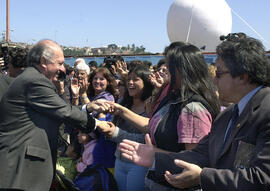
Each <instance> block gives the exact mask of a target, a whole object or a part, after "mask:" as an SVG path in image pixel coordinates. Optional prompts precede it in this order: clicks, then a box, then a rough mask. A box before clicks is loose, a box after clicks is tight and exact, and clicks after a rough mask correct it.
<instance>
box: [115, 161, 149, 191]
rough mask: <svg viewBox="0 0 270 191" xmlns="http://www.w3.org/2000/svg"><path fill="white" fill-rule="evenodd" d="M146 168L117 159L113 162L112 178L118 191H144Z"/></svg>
mask: <svg viewBox="0 0 270 191" xmlns="http://www.w3.org/2000/svg"><path fill="white" fill-rule="evenodd" d="M146 172H147V168H146V167H142V166H139V165H136V164H134V163H131V162H124V161H121V160H119V159H116V161H115V168H114V177H115V180H116V182H117V186H118V189H119V191H144V190H146V189H145V185H144V178H145V175H146Z"/></svg>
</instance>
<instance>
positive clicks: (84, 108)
mask: <svg viewBox="0 0 270 191" xmlns="http://www.w3.org/2000/svg"><path fill="white" fill-rule="evenodd" d="M86 106H87V104H84V105H83V106H82V111H84V112H85V113H87V110H86Z"/></svg>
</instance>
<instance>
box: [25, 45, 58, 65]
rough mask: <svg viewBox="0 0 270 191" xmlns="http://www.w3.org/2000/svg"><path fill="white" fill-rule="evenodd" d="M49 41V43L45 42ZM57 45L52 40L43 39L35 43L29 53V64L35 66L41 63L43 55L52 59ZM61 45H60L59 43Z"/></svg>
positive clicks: (47, 58)
mask: <svg viewBox="0 0 270 191" xmlns="http://www.w3.org/2000/svg"><path fill="white" fill-rule="evenodd" d="M45 42H48V43H45ZM55 45H58V44H57V43H56V42H54V41H52V40H41V41H39V42H38V43H37V44H36V45H34V46H33V47H32V48H31V50H30V51H29V53H28V57H27V64H28V66H35V65H39V64H40V60H41V57H42V56H43V57H44V58H45V59H46V60H49V61H52V60H53V58H54V56H55ZM58 46H59V45H58Z"/></svg>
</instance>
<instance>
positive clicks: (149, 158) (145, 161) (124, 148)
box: [120, 134, 155, 167]
mask: <svg viewBox="0 0 270 191" xmlns="http://www.w3.org/2000/svg"><path fill="white" fill-rule="evenodd" d="M145 143H146V144H142V143H138V142H135V141H130V140H127V139H124V140H123V142H122V143H120V151H121V152H122V156H123V157H125V158H127V159H129V160H131V161H133V162H134V163H136V164H138V165H140V166H145V167H151V166H152V164H153V162H154V157H155V151H154V146H153V145H152V142H151V139H150V136H149V134H146V135H145Z"/></svg>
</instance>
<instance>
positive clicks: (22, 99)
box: [0, 67, 95, 191]
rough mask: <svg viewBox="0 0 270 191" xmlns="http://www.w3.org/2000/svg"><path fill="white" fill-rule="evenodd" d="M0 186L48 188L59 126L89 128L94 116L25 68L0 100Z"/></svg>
mask: <svg viewBox="0 0 270 191" xmlns="http://www.w3.org/2000/svg"><path fill="white" fill-rule="evenodd" d="M0 113H1V117H0V177H1V178H0V188H16V189H23V190H33V191H34V190H35V191H36V190H39V191H40V190H44V191H45V190H46V191H48V190H49V187H50V185H51V182H52V178H53V172H54V167H55V163H56V157H57V136H58V131H59V126H60V125H61V124H62V123H63V122H65V123H69V124H71V125H72V126H75V127H79V128H88V129H89V130H92V129H93V128H94V127H95V119H94V118H92V117H91V116H89V115H87V113H85V112H82V111H81V110H79V108H77V107H73V106H70V105H68V104H67V103H66V102H65V101H64V100H63V99H61V98H60V97H59V96H58V95H57V93H56V88H55V86H54V84H53V83H52V82H51V81H50V80H49V79H47V78H46V77H45V76H44V75H43V74H41V73H40V72H39V71H38V70H37V69H36V68H33V67H29V68H27V69H26V70H25V71H24V72H23V73H22V74H21V75H20V76H18V77H17V78H16V79H15V80H14V82H13V83H12V84H11V85H10V87H9V89H8V91H7V92H6V94H5V95H4V96H3V97H2V100H1V103H0Z"/></svg>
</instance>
